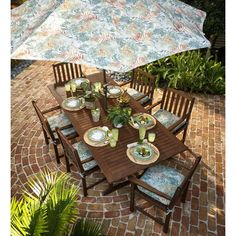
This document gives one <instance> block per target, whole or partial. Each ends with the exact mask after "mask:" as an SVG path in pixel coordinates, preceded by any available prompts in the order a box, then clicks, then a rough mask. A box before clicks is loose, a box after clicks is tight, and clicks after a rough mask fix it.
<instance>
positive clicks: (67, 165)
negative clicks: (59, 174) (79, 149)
mask: <svg viewBox="0 0 236 236" xmlns="http://www.w3.org/2000/svg"><path fill="white" fill-rule="evenodd" d="M64 156H65V160H66V171H67V172H68V173H70V162H69V160H68V158H67V156H66V155H64Z"/></svg>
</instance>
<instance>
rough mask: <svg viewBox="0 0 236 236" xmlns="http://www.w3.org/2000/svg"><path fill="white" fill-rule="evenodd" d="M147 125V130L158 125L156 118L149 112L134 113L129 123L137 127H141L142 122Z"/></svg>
mask: <svg viewBox="0 0 236 236" xmlns="http://www.w3.org/2000/svg"><path fill="white" fill-rule="evenodd" d="M142 122H144V124H143V125H145V126H146V128H147V130H149V129H152V128H153V127H154V126H155V125H156V123H157V122H156V119H155V118H154V117H153V116H152V115H150V114H148V113H135V114H133V115H132V117H131V119H130V121H129V124H130V125H131V126H132V127H133V128H135V129H139V126H140V125H141V123H142Z"/></svg>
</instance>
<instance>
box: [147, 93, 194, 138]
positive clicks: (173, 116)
mask: <svg viewBox="0 0 236 236" xmlns="http://www.w3.org/2000/svg"><path fill="white" fill-rule="evenodd" d="M194 100H195V98H193V97H191V96H189V95H187V94H185V93H183V92H182V91H177V90H175V89H172V88H165V89H164V91H163V95H162V99H161V100H160V101H158V102H156V103H154V104H153V105H151V106H149V107H148V108H147V111H148V112H150V113H151V111H152V109H153V108H154V107H156V106H157V105H160V109H159V110H158V111H157V112H155V113H154V114H153V116H154V117H156V119H157V120H158V121H159V122H160V123H161V124H163V125H164V126H165V127H166V128H168V129H169V130H170V131H171V132H172V133H173V134H175V135H177V134H179V133H180V132H182V131H183V136H182V142H185V138H186V134H187V128H188V124H189V119H190V116H191V113H192V109H193V104H194Z"/></svg>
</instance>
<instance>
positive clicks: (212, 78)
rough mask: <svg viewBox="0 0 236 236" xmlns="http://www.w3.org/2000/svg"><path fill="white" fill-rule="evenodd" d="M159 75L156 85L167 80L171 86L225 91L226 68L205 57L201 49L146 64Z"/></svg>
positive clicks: (206, 90) (192, 90)
mask: <svg viewBox="0 0 236 236" xmlns="http://www.w3.org/2000/svg"><path fill="white" fill-rule="evenodd" d="M146 70H147V71H148V72H149V73H151V74H154V75H157V80H156V85H158V84H159V82H160V81H166V82H167V83H168V86H169V87H172V88H176V89H180V90H184V91H191V92H203V93H210V94H224V93H225V79H224V75H225V70H224V67H223V66H222V65H221V62H217V61H216V60H215V59H212V57H209V58H205V57H203V56H202V55H201V53H200V51H188V52H183V53H180V54H175V55H172V56H170V57H167V58H164V59H161V60H158V61H156V62H154V63H151V64H149V65H147V66H146Z"/></svg>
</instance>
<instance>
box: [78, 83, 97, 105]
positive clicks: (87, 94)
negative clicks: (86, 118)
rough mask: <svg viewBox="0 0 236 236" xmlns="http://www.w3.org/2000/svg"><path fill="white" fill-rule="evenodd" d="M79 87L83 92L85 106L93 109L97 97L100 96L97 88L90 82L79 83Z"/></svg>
mask: <svg viewBox="0 0 236 236" xmlns="http://www.w3.org/2000/svg"><path fill="white" fill-rule="evenodd" d="M80 86H81V88H82V89H83V92H84V95H83V97H84V99H85V107H86V108H87V109H94V108H95V101H96V99H97V98H99V97H100V91H99V88H98V87H97V86H96V85H94V84H91V83H85V82H83V83H81V85H80Z"/></svg>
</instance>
